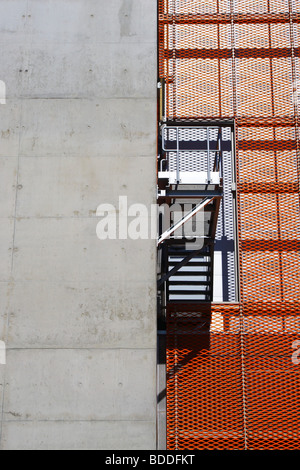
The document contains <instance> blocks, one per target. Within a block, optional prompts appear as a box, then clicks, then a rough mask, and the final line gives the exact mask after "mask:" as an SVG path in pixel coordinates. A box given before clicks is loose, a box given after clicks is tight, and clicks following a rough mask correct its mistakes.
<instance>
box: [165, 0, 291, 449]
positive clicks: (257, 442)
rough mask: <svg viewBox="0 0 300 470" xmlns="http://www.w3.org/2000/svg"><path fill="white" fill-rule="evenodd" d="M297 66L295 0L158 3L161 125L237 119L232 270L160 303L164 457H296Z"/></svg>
mask: <svg viewBox="0 0 300 470" xmlns="http://www.w3.org/2000/svg"><path fill="white" fill-rule="evenodd" d="M299 57H300V2H299V0H259V1H251V0H250V1H249V0H228V1H227V0H219V1H218V0H204V1H203V0H160V1H159V59H160V60H159V69H160V77H161V78H163V79H164V82H165V87H166V117H167V119H169V120H185V121H187V120H191V121H201V120H210V121H211V120H214V121H218V120H226V119H230V120H234V121H235V124H236V172H237V220H238V236H239V263H240V269H239V271H240V273H239V274H240V303H239V304H237V305H234V304H230V305H226V304H223V305H219V306H216V305H211V306H208V307H207V308H206V313H205V315H206V317H207V320H206V323H205V324H204V326H201V325H203V321H202V320H203V315H200V314H201V313H203V311H202V310H203V308H204V307H203V306H201V305H199V304H197V305H195V306H194V307H193V308H191V306H189V307H188V306H187V307H184V306H182V305H180V304H175V303H173V304H170V305H168V306H167V325H168V326H167V328H168V332H167V342H168V346H167V370H168V386H167V400H168V420H167V437H168V448H169V449H300V435H299V421H300V411H299V409H300V408H299V403H298V395H299V386H300V360H299V357H300V353H299V354H298V352H299V351H298V350H299V348H300V342H299V341H300V287H299V286H300V272H299V263H300V216H299V213H300V208H299V181H300V178H299V128H298V110H299V106H300V68H299ZM228 223H229V222H228ZM229 226H230V223H229ZM229 262H232V260H231V261H230V260H229ZM204 310H205V309H204ZM205 328H206V330H205Z"/></svg>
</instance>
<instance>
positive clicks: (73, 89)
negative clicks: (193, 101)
mask: <svg viewBox="0 0 300 470" xmlns="http://www.w3.org/2000/svg"><path fill="white" fill-rule="evenodd" d="M0 47H1V61H0V80H4V81H5V83H6V86H7V103H6V105H0V132H1V134H0V218H1V225H0V258H1V264H0V340H2V341H5V343H6V348H7V364H6V365H0V413H1V414H0V419H1V428H0V432H1V434H0V439H1V444H0V448H1V449H4V450H8V449H48V448H49V449H114V450H116V449H154V448H155V446H156V418H155V414H156V410H155V408H156V379H155V374H156V291H155V283H156V278H155V275H156V249H155V242H154V241H153V240H138V241H133V240H121V241H119V240H111V241H100V240H99V239H98V238H97V236H96V226H97V223H98V219H97V217H96V209H97V206H98V205H99V204H101V203H104V202H108V203H112V204H115V205H117V204H118V199H119V196H120V195H126V196H128V202H129V204H131V203H134V202H141V203H144V204H146V205H147V206H150V204H152V203H155V158H156V1H155V0H109V1H108V0H1V1H0Z"/></svg>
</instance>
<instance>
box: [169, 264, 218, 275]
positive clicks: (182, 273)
mask: <svg viewBox="0 0 300 470" xmlns="http://www.w3.org/2000/svg"><path fill="white" fill-rule="evenodd" d="M184 267H186V266H184ZM181 269H183V268H181ZM210 275H211V271H210V270H208V271H181V270H180V269H179V270H178V271H177V272H176V273H174V274H172V276H171V277H174V276H184V277H185V276H206V277H207V276H210Z"/></svg>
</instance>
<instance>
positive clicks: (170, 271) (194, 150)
mask: <svg viewBox="0 0 300 470" xmlns="http://www.w3.org/2000/svg"><path fill="white" fill-rule="evenodd" d="M160 130H161V139H160V149H159V150H160V151H159V156H158V204H159V205H160V206H161V207H163V210H162V211H161V215H160V224H159V226H160V232H159V237H158V310H159V311H158V316H159V321H160V322H161V323H163V321H164V317H165V311H166V308H167V306H168V305H169V304H170V303H172V304H175V303H193V304H195V303H202V302H205V303H207V302H212V301H213V290H214V285H213V284H214V283H213V279H214V242H215V236H216V228H217V221H218V216H219V208H220V201H221V199H222V196H223V177H222V173H223V168H222V155H223V152H224V151H226V150H227V147H228V139H227V137H226V132H225V133H224V128H222V126H219V127H218V126H201V125H192V124H191V123H187V124H186V125H182V124H180V125H178V124H176V125H174V123H171V124H170V125H168V124H166V123H164V124H162V126H161V128H160ZM174 208H175V209H174ZM167 215H168V217H169V219H168V220H167V221H166V219H167V217H166V216H167ZM199 216H200V217H199ZM188 224H189V231H187V232H188V233H186V227H187V225H188ZM193 224H194V228H193V230H191V228H192V227H193Z"/></svg>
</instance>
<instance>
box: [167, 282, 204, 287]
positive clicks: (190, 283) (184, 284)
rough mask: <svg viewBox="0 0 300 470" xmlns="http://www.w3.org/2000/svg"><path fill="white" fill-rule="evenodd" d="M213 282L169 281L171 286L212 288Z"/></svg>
mask: <svg viewBox="0 0 300 470" xmlns="http://www.w3.org/2000/svg"><path fill="white" fill-rule="evenodd" d="M210 284H211V281H169V286H183V287H187V286H199V287H200V286H210Z"/></svg>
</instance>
